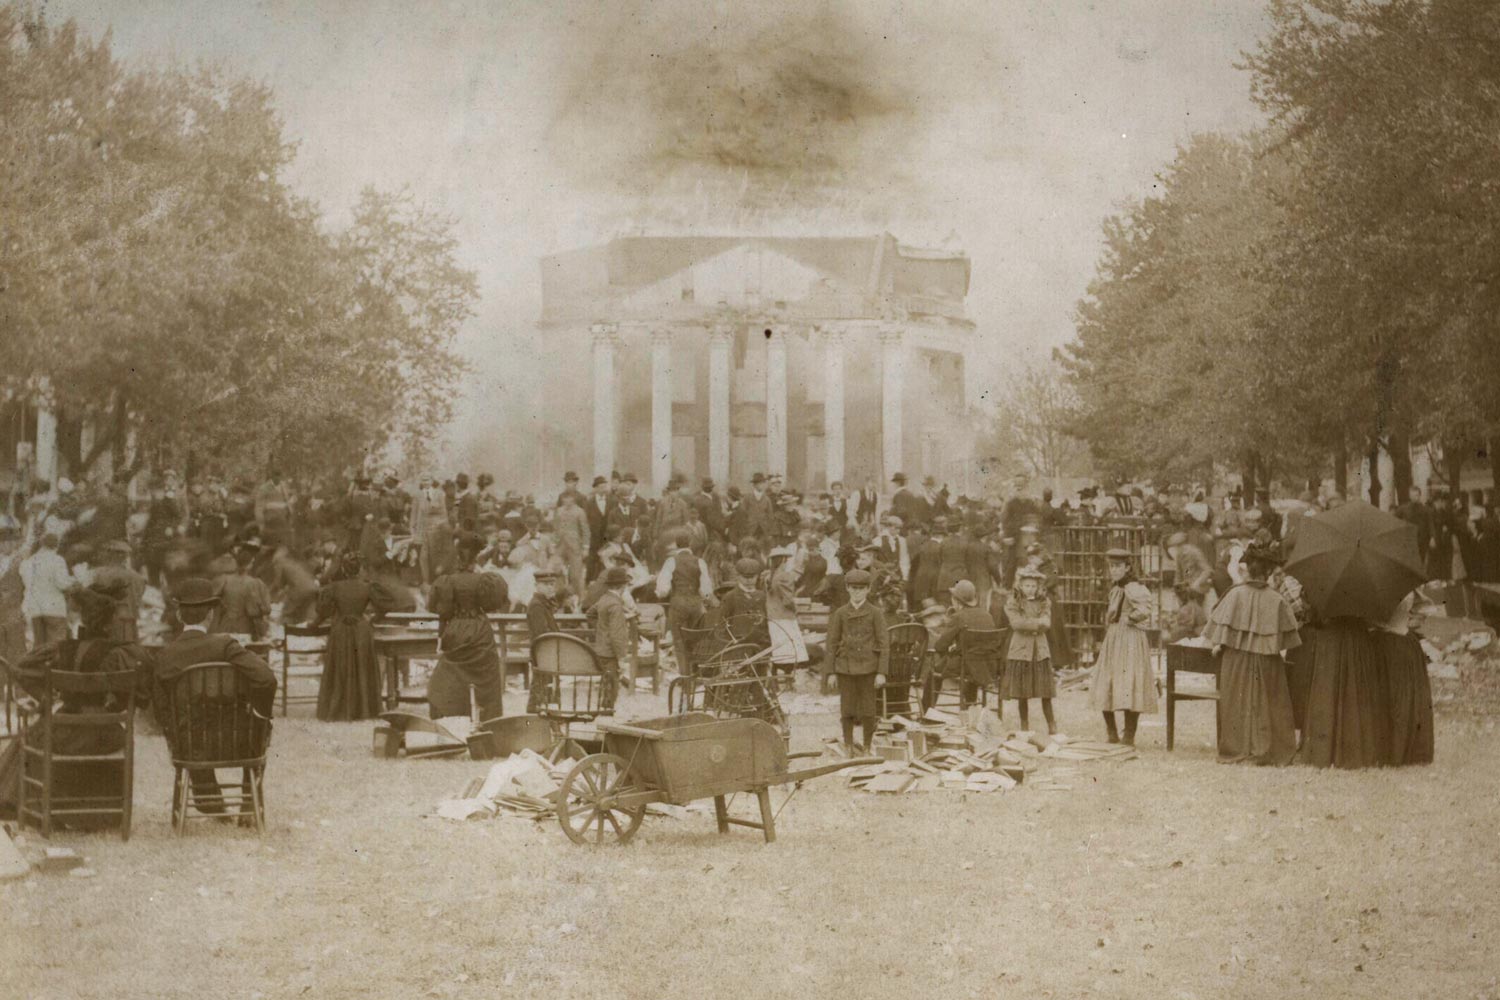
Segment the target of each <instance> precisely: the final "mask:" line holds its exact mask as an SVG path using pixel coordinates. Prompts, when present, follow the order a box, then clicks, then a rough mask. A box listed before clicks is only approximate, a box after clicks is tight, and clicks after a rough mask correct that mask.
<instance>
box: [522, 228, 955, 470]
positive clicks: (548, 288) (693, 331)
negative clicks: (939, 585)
mask: <svg viewBox="0 0 1500 1000" xmlns="http://www.w3.org/2000/svg"><path fill="white" fill-rule="evenodd" d="M541 266H542V316H541V321H540V329H539V332H540V337H539V338H538V339H539V341H540V345H541V352H542V355H543V357H542V361H543V364H544V366H545V370H546V371H547V379H546V387H547V388H546V395H545V398H543V399H541V400H540V401H539V408H540V409H541V411H542V412H541V413H539V414H537V416H538V417H539V418H541V423H542V424H543V425H544V426H546V427H547V428H548V431H547V432H546V433H547V435H548V436H549V437H551V438H552V440H550V441H543V442H539V443H540V444H541V445H542V447H541V448H540V451H539V453H540V454H544V455H547V456H549V459H548V462H549V465H552V464H555V465H557V466H558V468H556V469H553V468H548V469H546V470H545V471H544V472H543V470H538V471H539V472H543V476H544V478H546V479H549V480H552V481H556V479H557V478H560V476H561V471H562V468H564V467H566V468H573V469H577V470H579V471H585V470H591V471H592V472H593V473H595V474H597V475H608V474H609V472H610V471H611V470H629V471H634V472H636V473H638V474H639V475H640V476H641V479H642V482H643V483H644V484H647V485H649V486H651V487H654V488H655V489H657V490H659V489H660V488H661V487H663V486H664V485H665V484H666V481H667V479H668V477H669V476H670V475H672V474H673V473H681V474H683V475H685V476H687V477H689V478H699V477H704V476H708V477H712V478H713V479H715V480H716V481H718V482H720V483H738V484H743V483H745V482H746V481H748V479H749V478H750V476H751V474H752V473H754V472H757V471H764V472H780V473H783V474H784V475H785V476H786V477H787V479H788V481H789V482H791V483H794V484H798V485H801V486H803V487H804V488H808V489H817V488H821V487H824V486H826V485H827V484H828V483H829V482H832V481H834V480H843V481H845V482H846V483H848V484H849V485H850V486H851V487H856V486H859V485H863V484H864V483H866V482H867V481H869V482H873V483H876V484H882V485H883V484H884V483H885V482H886V481H887V480H889V478H890V477H891V475H892V474H894V473H895V472H897V471H898V470H899V471H904V472H906V473H908V474H909V475H914V476H920V475H928V474H930V475H934V476H936V477H938V478H939V479H942V480H945V481H952V480H955V479H961V478H962V470H963V469H964V468H965V467H966V460H967V458H968V454H969V437H968V433H967V428H966V427H965V421H964V419H963V417H964V414H965V412H966V409H967V405H968V402H969V398H970V391H969V389H968V388H967V386H966V384H965V381H966V377H967V376H968V372H969V367H970V366H969V365H968V364H967V359H968V357H969V352H970V351H971V350H973V349H974V347H975V330H974V324H973V323H972V322H970V320H969V319H968V318H967V315H966V313H965V305H964V301H965V298H966V296H967V294H968V290H969V274H970V265H969V259H968V257H967V256H965V255H964V254H963V253H961V252H954V251H948V250H921V249H916V248H913V247H908V246H905V245H903V244H901V243H900V242H899V241H897V240H896V238H895V237H893V236H891V235H889V234H887V233H882V234H880V235H878V236H868V237H857V238H818V237H798V238H774V237H712V238H710V237H696V236H682V237H666V236H663V237H644V236H642V237H622V238H618V239H614V240H612V241H610V242H609V243H605V244H603V245H600V246H593V247H587V248H584V249H579V250H573V251H569V252H566V253H561V254H557V255H555V256H551V257H546V258H543V259H542V262H541Z"/></svg>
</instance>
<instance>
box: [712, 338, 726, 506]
mask: <svg viewBox="0 0 1500 1000" xmlns="http://www.w3.org/2000/svg"><path fill="white" fill-rule="evenodd" d="M729 337H730V332H729V328H728V327H727V326H721V327H716V328H715V329H714V331H713V332H712V333H711V334H709V337H708V474H709V475H710V476H711V477H713V479H714V481H715V482H717V483H718V484H719V485H720V486H721V487H724V488H728V484H729Z"/></svg>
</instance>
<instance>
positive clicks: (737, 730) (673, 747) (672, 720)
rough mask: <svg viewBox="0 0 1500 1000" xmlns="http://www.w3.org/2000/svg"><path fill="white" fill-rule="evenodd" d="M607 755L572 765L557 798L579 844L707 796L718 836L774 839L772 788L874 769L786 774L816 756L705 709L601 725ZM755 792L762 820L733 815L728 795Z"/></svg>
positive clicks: (848, 763)
mask: <svg viewBox="0 0 1500 1000" xmlns="http://www.w3.org/2000/svg"><path fill="white" fill-rule="evenodd" d="M598 728H599V732H600V735H601V736H602V737H603V739H604V752H603V753H596V754H591V755H590V756H588V757H585V758H583V759H582V760H580V761H579V762H578V763H577V764H575V765H574V766H573V769H572V770H570V771H569V772H568V774H567V776H566V777H565V778H563V782H562V787H561V788H560V789H559V790H558V796H557V802H558V805H557V818H558V820H559V821H560V822H561V823H562V828H563V831H564V832H565V833H567V835H568V837H569V838H570V839H571V840H573V842H574V843H578V844H587V843H591V842H592V843H595V844H603V843H604V842H605V841H606V839H608V840H613V841H616V842H618V843H622V844H623V843H625V842H626V841H628V840H629V839H630V838H631V837H633V836H634V835H635V832H636V830H637V829H639V828H640V825H641V820H642V819H643V818H644V817H645V815H646V807H647V806H648V805H651V804H652V803H654V802H664V803H669V804H671V805H676V806H685V805H687V804H688V803H690V802H693V801H695V800H697V799H706V798H712V799H713V800H714V815H715V816H716V817H717V818H718V821H719V832H720V833H728V832H729V828H730V827H731V826H747V827H750V828H751V829H755V830H760V831H762V832H763V833H764V834H765V838H766V843H768V844H769V843H771V842H772V841H774V840H775V839H776V817H775V814H774V813H772V811H771V793H770V787H771V786H772V785H786V784H795V785H800V784H801V783H802V782H804V781H806V780H807V779H808V778H816V777H818V776H820V775H824V774H832V773H834V772H835V771H841V770H843V769H844V768H849V767H861V766H863V765H866V764H878V763H880V761H881V758H879V757H858V758H853V759H849V760H840V761H836V762H833V763H829V764H819V765H816V766H813V767H805V768H800V769H798V770H790V769H789V768H788V767H787V762H788V761H790V760H794V759H797V758H803V757H817V756H819V754H820V751H816V750H812V751H805V752H800V753H788V752H787V750H786V744H785V742H784V741H783V740H782V738H781V734H780V733H779V732H777V731H776V728H775V727H774V726H772V725H771V724H770V723H767V722H764V721H762V720H760V719H715V718H714V717H713V716H711V715H708V714H706V713H702V712H691V713H687V714H684V715H671V716H667V717H664V718H660V719H639V720H635V721H632V722H628V723H625V722H601V723H600V724H599V727H598ZM738 792H752V793H754V794H755V797H756V799H757V800H758V801H759V803H760V822H759V823H757V822H754V821H753V820H748V819H738V818H733V817H731V816H730V815H729V808H728V804H727V803H726V801H725V796H727V795H732V794H735V793H738Z"/></svg>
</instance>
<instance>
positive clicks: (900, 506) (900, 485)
mask: <svg viewBox="0 0 1500 1000" xmlns="http://www.w3.org/2000/svg"><path fill="white" fill-rule="evenodd" d="M891 483H892V484H894V485H895V487H896V492H895V493H893V494H891V513H892V514H895V515H896V516H897V517H899V518H901V523H902V524H903V525H905V526H906V527H908V528H911V527H914V526H915V525H916V524H917V523H918V522H919V521H920V514H921V511H920V509H919V508H920V507H921V504H920V503H919V502H918V501H917V497H916V494H914V493H912V491H911V490H909V489H907V488H906V473H904V472H898V473H896V474H895V475H894V476H892V477H891Z"/></svg>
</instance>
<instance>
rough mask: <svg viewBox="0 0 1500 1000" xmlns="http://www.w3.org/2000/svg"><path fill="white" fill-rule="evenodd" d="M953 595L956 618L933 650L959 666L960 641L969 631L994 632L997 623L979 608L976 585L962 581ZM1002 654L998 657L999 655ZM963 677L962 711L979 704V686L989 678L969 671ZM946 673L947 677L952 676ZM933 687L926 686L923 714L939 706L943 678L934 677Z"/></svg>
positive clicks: (963, 672)
mask: <svg viewBox="0 0 1500 1000" xmlns="http://www.w3.org/2000/svg"><path fill="white" fill-rule="evenodd" d="M949 594H950V595H951V596H952V597H953V614H952V615H951V616H950V617H949V619H948V625H947V628H946V629H944V631H943V633H942V634H941V635H939V636H938V637H937V639H936V640H935V641H934V642H933V644H932V650H933V652H934V653H936V654H938V655H939V656H948V657H951V658H952V660H951V661H950V662H957V660H958V657H959V656H960V655H961V653H960V649H961V647H960V646H959V639H960V636H962V635H963V633H964V632H965V631H967V630H969V629H993V628H995V627H996V626H995V619H994V618H992V617H991V616H990V613H989V612H988V611H986V610H985V609H983V608H981V607H979V592H978V590H977V589H976V588H975V586H974V584H973V583H971V582H969V581H968V580H960V581H958V582H957V583H956V584H954V585H953V588H952V590H950V591H949ZM999 652H1000V651H999V650H997V651H996V654H997V655H998V654H999ZM960 670H961V671H962V674H963V677H962V682H961V687H960V689H959V707H960V708H968V707H969V706H970V705H972V704H974V703H975V702H976V701H978V700H979V686H980V684H981V683H987V682H988V680H989V679H990V678H989V677H980V676H973V675H971V673H970V671H969V670H968V669H967V668H963V667H960ZM950 672H951V671H949V670H946V669H945V670H944V673H950ZM993 672H994V667H993V665H992V666H991V670H990V673H991V675H993ZM929 681H930V683H928V684H925V685H923V687H924V690H923V691H922V710H923V711H926V710H927V709H929V708H931V707H932V706H933V705H934V704H935V703H936V702H937V695H938V690H939V689H940V688H941V687H942V683H943V682H942V677H941V676H934V677H932V678H930V679H929Z"/></svg>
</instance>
